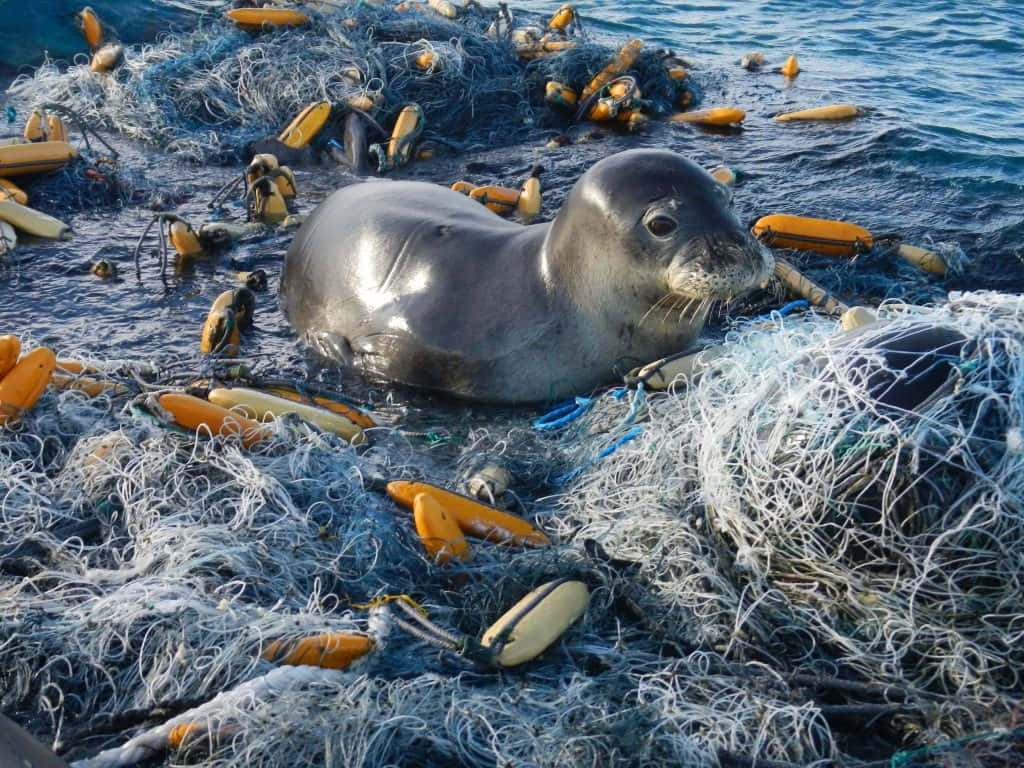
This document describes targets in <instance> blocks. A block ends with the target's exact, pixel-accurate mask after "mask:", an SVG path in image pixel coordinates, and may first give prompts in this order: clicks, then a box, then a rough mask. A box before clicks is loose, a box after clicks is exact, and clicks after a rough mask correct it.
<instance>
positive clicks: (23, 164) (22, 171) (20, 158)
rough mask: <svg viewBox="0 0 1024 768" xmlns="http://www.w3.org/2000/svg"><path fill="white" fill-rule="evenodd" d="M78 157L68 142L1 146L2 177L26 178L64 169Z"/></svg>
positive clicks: (0, 166) (41, 142) (0, 164)
mask: <svg viewBox="0 0 1024 768" xmlns="http://www.w3.org/2000/svg"><path fill="white" fill-rule="evenodd" d="M76 157H78V150H77V149H75V148H74V147H73V146H71V145H70V144H68V143H67V142H66V141H40V142H34V143H27V144H4V145H0V176H7V177H10V176H26V175H28V174H32V173H47V172H49V171H56V170H57V169H59V168H63V167H64V166H65V165H67V164H68V163H70V162H71V161H72V160H74V159H75V158H76Z"/></svg>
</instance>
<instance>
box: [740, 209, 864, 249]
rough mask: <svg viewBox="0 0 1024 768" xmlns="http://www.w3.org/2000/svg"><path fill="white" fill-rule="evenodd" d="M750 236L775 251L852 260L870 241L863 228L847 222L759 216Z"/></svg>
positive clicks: (779, 214)
mask: <svg viewBox="0 0 1024 768" xmlns="http://www.w3.org/2000/svg"><path fill="white" fill-rule="evenodd" d="M753 233H754V236H755V237H756V238H757V239H758V240H761V241H762V242H764V243H766V244H767V245H770V246H772V247H775V248H796V249H797V250H802V251H816V252H818V253H823V254H825V255H827V256H856V255H857V254H858V253H865V252H866V251H869V250H871V245H872V243H873V238H872V236H871V233H870V232H868V231H867V230H866V229H864V227H860V226H857V225H856V224H851V223H849V222H847V221H832V220H830V219H814V218H810V217H808V216H790V215H789V214H785V213H775V214H772V215H770V216H762V217H761V218H760V219H758V220H757V221H756V222H755V223H754V226H753Z"/></svg>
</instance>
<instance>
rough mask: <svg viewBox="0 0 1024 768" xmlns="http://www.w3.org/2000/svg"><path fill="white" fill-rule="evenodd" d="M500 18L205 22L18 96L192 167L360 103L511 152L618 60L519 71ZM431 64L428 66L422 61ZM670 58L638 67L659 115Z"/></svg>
mask: <svg viewBox="0 0 1024 768" xmlns="http://www.w3.org/2000/svg"><path fill="white" fill-rule="evenodd" d="M496 14H497V11H496V10H484V9H482V8H480V7H479V6H471V7H468V8H467V9H466V11H465V12H464V13H463V15H462V16H461V17H460V18H458V19H451V20H450V19H448V18H445V17H443V16H440V15H438V14H437V13H434V12H432V11H430V10H429V9H424V10H410V11H408V12H406V13H398V12H395V11H393V10H392V9H390V8H375V7H373V6H369V5H365V4H362V3H353V4H349V5H345V6H339V7H337V8H332V9H324V10H323V11H322V12H320V13H311V14H310V15H311V21H310V23H308V24H306V25H304V26H301V27H296V28H280V29H277V30H274V31H264V32H262V33H260V34H252V33H249V32H246V31H242V30H238V29H235V28H233V27H232V26H230V24H228V22H226V21H224V20H221V19H208V20H207V21H206V22H205V23H204V24H203V25H201V26H200V27H199V28H198V29H196V30H194V31H191V32H186V33H168V34H165V35H163V36H162V37H161V38H160V39H159V40H158V41H157V42H156V43H153V44H146V45H139V46H131V47H129V48H128V49H127V50H126V53H125V60H124V63H123V64H122V65H121V66H120V67H118V68H117V69H116V70H114V71H113V72H110V73H106V72H99V73H97V72H93V71H92V70H91V69H90V68H89V66H88V63H86V62H76V63H73V64H72V65H70V66H64V65H63V64H62V63H61V62H54V61H46V62H45V63H44V64H43V65H42V66H40V67H39V68H38V69H37V70H36V72H35V73H34V74H32V75H23V76H21V77H19V78H18V79H17V80H16V81H15V82H14V83H13V84H12V85H11V87H10V88H9V89H8V97H9V99H10V101H11V103H12V104H13V105H15V106H16V107H17V108H18V110H19V111H24V112H27V111H28V110H30V109H31V108H32V107H34V106H36V105H38V104H39V103H40V102H43V101H49V102H59V103H61V104H64V105H65V106H67V107H69V108H72V109H74V110H76V111H78V112H80V113H81V114H83V115H84V116H85V117H86V118H87V119H88V120H89V122H90V123H91V124H93V125H94V126H97V127H105V128H107V129H112V130H116V131H118V132H120V133H122V134H124V135H125V136H128V137H131V138H134V139H138V140H141V141H144V142H147V143H150V144H153V145H156V146H158V147H160V148H161V149H164V150H166V151H168V152H172V153H175V154H177V155H179V156H181V157H183V158H186V159H192V160H195V161H210V160H223V161H234V160H237V159H239V157H240V156H241V155H242V154H243V153H244V150H245V147H246V145H247V144H249V143H250V142H252V141H254V140H257V139H261V138H263V137H265V136H268V135H275V136H276V135H277V134H278V133H280V131H281V129H282V128H283V127H284V126H285V125H287V123H288V122H289V121H290V120H291V119H292V117H294V116H295V115H296V114H297V113H298V112H299V111H300V110H302V108H303V107H305V106H306V105H307V104H309V103H310V102H313V101H318V100H324V99H326V100H329V101H331V102H332V103H335V104H339V105H340V104H344V103H346V101H347V100H348V99H350V98H353V97H359V96H363V97H371V98H374V99H376V100H377V105H376V107H375V108H374V110H373V116H374V117H375V119H376V120H377V121H378V122H379V123H380V124H382V125H384V126H385V127H386V128H389V127H390V121H391V119H393V117H394V116H395V115H397V113H398V111H399V110H400V109H401V107H402V106H403V105H404V104H406V103H410V102H415V103H417V104H419V105H420V107H421V108H422V109H423V112H424V115H425V117H426V128H425V132H424V138H425V139H430V140H432V141H434V142H438V143H441V144H443V145H448V146H452V147H454V148H456V149H460V150H466V149H470V148H472V147H474V146H483V147H492V146H500V145H507V144H509V143H510V142H513V141H516V140H521V139H522V138H523V137H524V136H526V135H527V134H528V133H529V131H530V130H532V129H533V128H534V127H535V126H548V127H551V126H556V125H558V124H560V123H563V124H564V122H565V119H566V118H565V117H564V116H559V115H556V114H553V113H552V112H551V110H550V109H549V108H548V107H547V105H546V104H545V103H544V83H545V82H546V81H547V80H548V79H552V78H556V77H560V78H562V79H563V80H566V81H568V82H578V83H579V85H577V87H580V86H581V85H582V84H584V83H586V82H587V81H588V80H589V79H590V78H591V77H593V75H594V74H596V73H597V72H598V71H599V70H600V69H601V68H602V67H603V66H604V65H605V64H606V63H607V61H608V59H609V57H610V56H611V55H612V54H613V53H614V50H615V49H614V48H612V47H609V46H606V45H602V44H599V43H597V42H588V41H584V40H580V41H579V44H578V45H577V46H576V47H574V48H572V49H570V50H567V51H565V52H564V53H561V54H559V55H557V56H550V57H544V58H540V59H536V60H534V61H530V62H524V61H520V60H519V59H517V57H516V53H515V50H514V47H513V44H512V43H511V42H510V41H509V40H507V39H505V38H500V39H496V38H495V37H493V36H488V35H487V29H488V27H489V25H490V24H491V23H492V21H493V20H494V18H495V16H496ZM524 20H525V15H524ZM531 20H532V21H534V22H542V21H543V20H541V19H540V18H539V17H538V18H537V19H531ZM425 53H426V54H430V55H431V56H430V57H429V59H428V60H429V61H430V63H429V64H428V65H426V66H424V65H421V64H420V63H417V60H418V57H419V56H420V55H421V54H425ZM663 53H664V52H661V51H656V50H654V49H650V50H646V51H645V52H644V53H643V54H642V55H641V57H640V59H639V60H638V62H637V63H636V65H635V68H636V71H637V72H638V73H640V74H641V78H640V79H641V81H642V83H643V86H644V87H645V88H646V89H647V90H646V91H645V93H649V95H650V97H651V98H652V99H653V102H652V104H654V105H655V106H656V107H658V108H661V109H665V108H667V107H668V106H670V105H671V100H672V98H673V97H674V95H675V93H676V90H677V86H676V84H675V81H672V80H671V79H670V78H669V77H668V75H667V74H666V72H665V68H664V67H662V66H661V65H660V62H661V58H662V55H663Z"/></svg>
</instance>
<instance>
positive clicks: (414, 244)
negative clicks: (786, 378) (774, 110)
mask: <svg viewBox="0 0 1024 768" xmlns="http://www.w3.org/2000/svg"><path fill="white" fill-rule="evenodd" d="M771 268H772V258H771V255H770V254H769V253H768V252H767V251H766V250H765V249H764V248H762V247H761V246H760V245H759V244H758V243H756V242H755V241H754V240H753V239H752V238H751V237H750V236H749V235H748V234H747V232H746V231H745V230H744V228H743V226H742V225H741V224H740V222H739V221H738V220H737V219H736V217H735V215H734V214H733V213H732V211H731V210H730V208H729V197H728V191H727V190H726V189H725V188H724V187H723V186H722V185H720V184H719V183H718V182H716V181H715V180H714V179H713V178H712V177H711V176H710V175H708V174H707V173H706V172H705V171H703V170H702V169H701V168H699V167H698V166H696V165H694V164H693V163H691V162H690V161H689V160H686V159H685V158H683V157H681V156H679V155H676V154H674V153H672V152H667V151H663V150H631V151H629V152H623V153H621V154H618V155H614V156H612V157H609V158H606V159H604V160H602V161H600V162H599V163H597V164H596V165H594V167H593V168H591V169H590V170H589V171H588V172H587V173H585V174H584V175H583V176H582V177H581V178H580V180H579V181H578V182H577V183H576V185H575V186H574V187H573V189H572V191H571V192H570V194H569V197H568V199H567V200H566V202H565V205H564V206H563V207H562V210H561V211H560V212H559V214H558V216H557V217H556V218H555V220H554V221H553V222H551V223H550V224H534V225H531V226H522V225H519V224H515V223H511V222H507V221H504V220H502V219H500V218H498V217H497V216H494V215H493V214H492V213H490V212H489V211H487V210H486V209H485V208H484V207H483V206H481V205H479V204H478V203H476V202H474V201H472V200H470V199H468V198H466V197H465V196H463V195H460V194H458V193H457V192H452V191H450V190H447V189H444V188H440V187H437V186H435V185H432V184H426V183H421V182H390V183H388V182H370V183H365V184H356V185H353V186H350V187H345V188H343V189H341V190H339V191H338V192H335V193H334V194H333V195H331V196H330V197H329V198H328V199H327V200H325V201H324V202H323V203H322V204H321V205H320V206H319V207H318V208H317V209H316V210H315V211H314V212H313V213H312V214H311V215H310V216H309V218H308V219H307V220H306V222H305V224H304V225H303V226H302V228H301V229H300V230H299V232H298V233H297V235H296V236H295V239H294V241H293V242H292V245H291V248H290V249H289V251H288V254H287V256H286V258H285V265H284V273H283V278H282V284H281V295H282V300H283V304H284V307H285V311H286V313H287V315H288V318H289V320H290V321H291V323H292V324H293V325H294V326H295V327H296V329H298V330H299V331H303V332H306V333H307V334H309V335H310V336H311V337H312V338H313V339H314V340H319V341H320V342H321V344H320V346H321V348H326V349H328V350H330V353H331V354H333V355H334V356H337V357H340V358H342V359H343V360H345V361H346V362H351V363H353V364H355V365H357V366H358V367H360V368H362V369H363V370H365V371H367V372H370V373H374V374H377V375H380V376H383V377H385V378H388V379H392V380H394V381H398V382H401V383H404V384H410V385H413V386H418V387H425V388H429V389H434V390H441V391H444V392H448V393H450V394H453V395H456V396H459V397H467V398H473V399H478V400H489V401H496V402H528V401H541V400H551V399H555V398H560V397H564V396H566V395H570V394H574V393H584V392H588V391H590V390H591V389H593V388H594V387H596V386H599V385H601V384H604V383H608V382H609V381H611V380H613V379H614V378H615V376H616V375H617V374H621V373H622V372H624V371H625V370H628V369H629V368H630V367H631V365H632V364H634V363H635V362H636V361H646V360H651V359H654V358H657V357H660V356H664V355H666V354H669V353H672V352H677V351H679V350H681V349H684V348H686V347H687V346H689V345H690V344H692V343H693V342H694V340H695V339H696V337H697V335H698V334H699V333H700V331H701V328H702V327H703V324H704V319H705V317H706V315H707V311H708V309H709V307H710V304H711V302H712V301H714V300H718V299H729V298H732V297H734V296H737V295H739V294H742V293H744V292H745V291H747V290H749V289H750V288H752V287H754V286H756V285H758V284H759V283H761V282H762V281H764V280H765V279H767V277H768V276H769V274H770V273H771Z"/></svg>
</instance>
